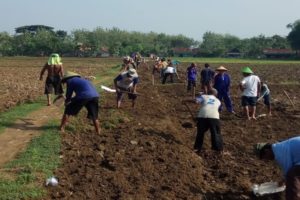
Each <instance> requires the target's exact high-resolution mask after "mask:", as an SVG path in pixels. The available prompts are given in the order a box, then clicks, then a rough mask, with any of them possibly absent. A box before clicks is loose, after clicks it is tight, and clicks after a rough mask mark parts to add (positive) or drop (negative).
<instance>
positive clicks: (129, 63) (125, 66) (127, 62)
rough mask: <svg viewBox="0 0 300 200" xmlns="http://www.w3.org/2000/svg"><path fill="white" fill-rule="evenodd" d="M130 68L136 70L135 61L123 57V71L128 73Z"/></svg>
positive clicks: (128, 57)
mask: <svg viewBox="0 0 300 200" xmlns="http://www.w3.org/2000/svg"><path fill="white" fill-rule="evenodd" d="M130 68H134V69H135V64H134V60H133V59H132V58H131V57H130V56H125V57H123V64H122V68H121V71H127V70H129V69H130Z"/></svg>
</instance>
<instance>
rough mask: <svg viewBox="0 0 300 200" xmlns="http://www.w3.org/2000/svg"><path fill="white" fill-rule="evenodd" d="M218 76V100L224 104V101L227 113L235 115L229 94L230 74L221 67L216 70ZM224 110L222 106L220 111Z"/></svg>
mask: <svg viewBox="0 0 300 200" xmlns="http://www.w3.org/2000/svg"><path fill="white" fill-rule="evenodd" d="M216 71H217V75H216V76H215V78H214V88H215V89H216V90H217V91H218V96H217V97H218V99H219V100H220V101H221V102H222V100H223V99H224V103H225V106H226V108H227V111H228V112H230V113H234V111H233V106H232V102H231V98H230V94H229V90H230V84H231V79H230V76H229V74H228V73H227V71H228V70H227V69H226V68H225V67H223V66H220V67H218V68H217V69H216ZM221 110H222V106H220V110H219V111H221Z"/></svg>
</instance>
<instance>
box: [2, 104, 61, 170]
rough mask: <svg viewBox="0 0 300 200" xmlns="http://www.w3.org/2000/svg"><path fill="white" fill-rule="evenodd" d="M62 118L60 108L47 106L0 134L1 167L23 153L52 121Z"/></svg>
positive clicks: (20, 119) (19, 120)
mask: <svg viewBox="0 0 300 200" xmlns="http://www.w3.org/2000/svg"><path fill="white" fill-rule="evenodd" d="M60 117H61V113H60V108H59V107H57V106H54V105H52V106H45V107H43V108H42V109H39V110H37V111H34V112H32V113H30V114H29V115H28V116H23V117H20V118H19V119H18V120H17V121H16V122H15V123H14V124H13V126H11V127H9V128H6V129H5V131H4V132H3V133H2V134H0V167H2V166H3V165H4V164H5V163H7V162H8V161H10V160H12V159H14V158H15V157H16V155H17V154H18V153H20V152H22V151H23V150H24V149H25V147H26V146H27V144H28V142H30V140H31V139H32V138H33V137H36V136H38V135H39V134H40V133H41V131H42V129H43V125H45V124H46V123H47V122H48V121H49V120H50V119H59V118H60Z"/></svg>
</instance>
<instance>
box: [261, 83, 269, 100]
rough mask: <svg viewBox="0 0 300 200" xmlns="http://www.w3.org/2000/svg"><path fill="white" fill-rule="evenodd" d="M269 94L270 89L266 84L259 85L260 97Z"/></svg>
mask: <svg viewBox="0 0 300 200" xmlns="http://www.w3.org/2000/svg"><path fill="white" fill-rule="evenodd" d="M269 94H270V89H269V88H268V86H267V84H265V83H263V84H262V86H261V95H260V96H261V97H263V96H265V95H269Z"/></svg>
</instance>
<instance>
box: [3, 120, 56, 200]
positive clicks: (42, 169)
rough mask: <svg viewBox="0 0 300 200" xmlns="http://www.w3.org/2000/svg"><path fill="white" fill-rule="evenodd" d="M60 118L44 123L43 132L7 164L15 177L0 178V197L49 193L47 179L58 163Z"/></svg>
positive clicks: (25, 197) (22, 197) (8, 171)
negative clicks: (58, 126) (58, 127)
mask: <svg viewBox="0 0 300 200" xmlns="http://www.w3.org/2000/svg"><path fill="white" fill-rule="evenodd" d="M57 123H58V122H57V121H53V122H50V123H49V124H48V125H47V126H45V127H43V128H44V130H43V132H42V135H41V136H39V137H36V138H34V139H33V140H32V141H31V142H30V144H29V145H28V148H27V150H26V151H25V152H23V153H21V154H20V155H19V156H18V157H17V159H15V160H13V161H11V162H9V163H8V164H7V165H6V166H5V171H6V173H9V174H11V177H14V178H9V179H8V178H3V177H5V176H1V177H2V178H0V199H7V200H9V199H38V198H41V197H42V196H43V195H44V194H46V190H45V189H44V186H43V185H44V184H45V180H46V178H47V177H49V176H52V175H53V171H54V170H55V169H56V168H57V167H58V166H59V164H60V159H59V151H60V144H61V141H60V140H61V138H60V134H59V132H58V130H57Z"/></svg>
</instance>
